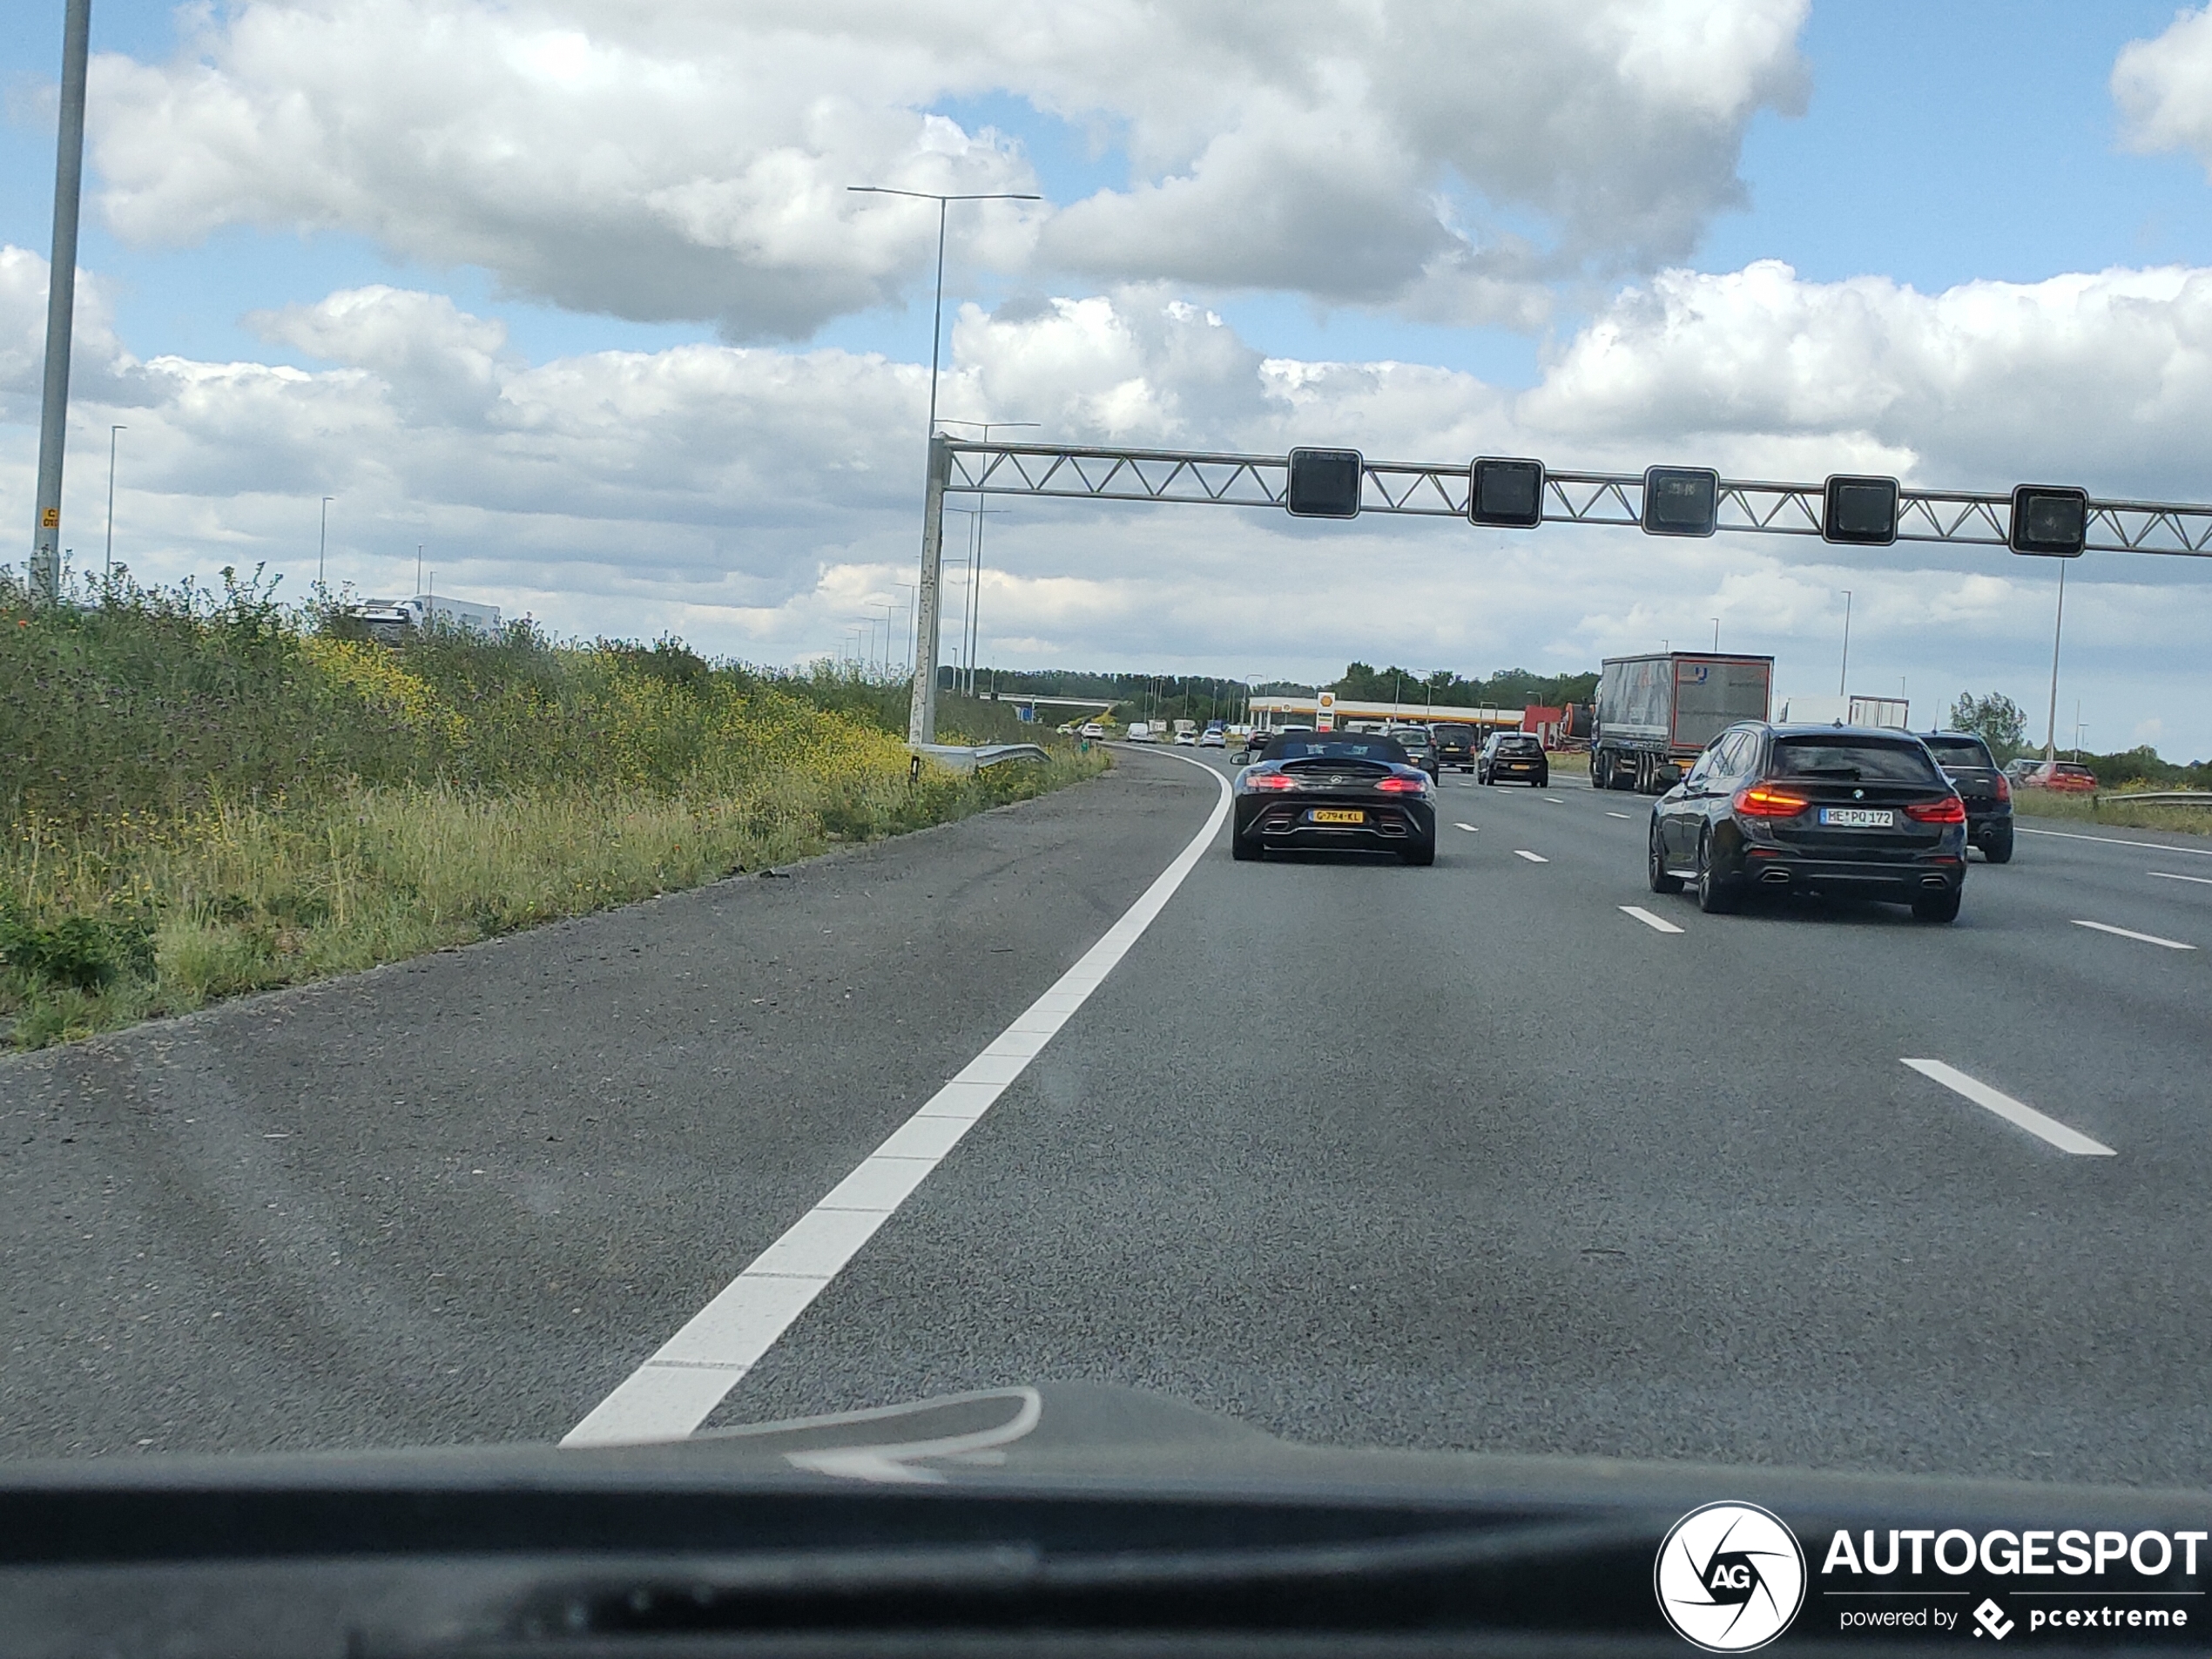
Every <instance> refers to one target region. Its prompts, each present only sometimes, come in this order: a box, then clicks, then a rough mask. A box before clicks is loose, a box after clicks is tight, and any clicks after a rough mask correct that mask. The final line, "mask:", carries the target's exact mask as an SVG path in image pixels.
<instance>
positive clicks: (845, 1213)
mask: <svg viewBox="0 0 2212 1659" xmlns="http://www.w3.org/2000/svg"><path fill="white" fill-rule="evenodd" d="M1173 758H1174V759H1177V760H1181V761H1184V762H1185V763H1186V764H1188V765H1194V766H1197V767H1198V768H1199V769H1200V770H1202V771H1204V772H1208V773H1210V774H1211V776H1212V778H1213V779H1214V781H1215V782H1216V783H1217V785H1219V786H1220V789H1221V794H1220V798H1219V799H1217V800H1216V801H1215V802H1214V807H1213V811H1212V812H1211V813H1208V814H1207V816H1206V821H1205V825H1204V827H1203V828H1202V829H1200V830H1199V832H1198V833H1197V834H1196V835H1194V836H1192V837H1191V838H1190V841H1189V843H1188V844H1187V845H1185V846H1184V849H1183V850H1182V852H1180V853H1177V854H1176V856H1175V859H1174V861H1173V862H1172V863H1170V865H1169V866H1168V867H1167V868H1166V869H1164V870H1163V871H1161V872H1160V873H1159V874H1158V875H1157V876H1156V877H1155V878H1154V879H1153V880H1152V883H1151V885H1150V887H1146V888H1145V889H1144V892H1143V894H1142V895H1141V896H1140V897H1139V898H1138V899H1137V900H1136V903H1135V904H1133V905H1131V906H1130V907H1129V908H1128V909H1127V910H1125V911H1123V913H1122V915H1121V917H1120V919H1119V920H1117V921H1116V922H1115V923H1114V925H1113V926H1112V927H1109V928H1108V929H1107V930H1106V932H1105V933H1104V934H1103V935H1102V936H1101V937H1100V938H1099V940H1098V941H1097V942H1096V943H1095V944H1093V945H1092V946H1091V948H1089V950H1087V951H1085V952H1084V953H1083V954H1082V957H1081V959H1080V960H1078V961H1076V965H1075V966H1074V967H1073V968H1069V970H1068V971H1067V972H1066V973H1064V974H1062V975H1061V976H1060V977H1059V978H1058V979H1057V980H1055V981H1054V982H1053V984H1052V988H1050V989H1049V990H1048V991H1046V992H1045V993H1044V994H1043V995H1042V996H1040V997H1038V998H1037V999H1036V1000H1035V1001H1033V1002H1031V1003H1030V1004H1029V1006H1028V1008H1025V1009H1024V1010H1023V1011H1022V1013H1021V1014H1020V1015H1018V1016H1016V1018H1015V1021H1014V1022H1013V1023H1012V1024H1010V1025H1009V1026H1008V1027H1007V1028H1006V1029H1005V1030H1004V1031H1002V1032H1001V1033H1000V1034H999V1035H997V1036H996V1037H995V1038H993V1039H992V1040H991V1042H989V1043H988V1044H987V1045H986V1046H985V1048H984V1049H983V1051H982V1052H981V1054H979V1055H976V1056H975V1058H974V1059H973V1060H971V1061H970V1062H968V1064H967V1065H966V1066H965V1067H963V1068H962V1069H961V1071H960V1073H959V1074H958V1075H957V1076H954V1078H953V1079H952V1080H951V1081H950V1082H948V1083H946V1084H945V1086H944V1087H943V1088H942V1089H939V1090H938V1091H937V1092H936V1093H935V1094H934V1095H933V1096H930V1097H929V1099H928V1100H927V1102H925V1103H923V1104H922V1106H921V1108H920V1109H918V1110H917V1111H915V1112H914V1114H913V1115H912V1116H909V1117H908V1118H907V1121H906V1122H905V1123H901V1124H900V1126H899V1127H898V1128H897V1129H895V1130H893V1131H892V1132H891V1134H890V1135H889V1136H887V1137H886V1139H885V1140H884V1142H883V1143H882V1144H881V1145H880V1146H878V1147H877V1148H876V1150H874V1151H873V1152H871V1153H870V1154H869V1155H868V1156H867V1157H865V1158H863V1159H862V1160H861V1161H860V1164H859V1166H858V1167H857V1168H855V1169H854V1170H853V1172H852V1173H851V1174H850V1175H848V1176H846V1177H845V1178H844V1179H843V1180H842V1181H840V1182H839V1183H838V1184H837V1185H836V1186H835V1187H833V1188H832V1189H831V1190H830V1191H829V1193H828V1195H827V1196H826V1197H824V1198H823V1199H822V1201H821V1202H820V1203H819V1204H816V1205H815V1206H814V1207H813V1209H812V1210H810V1211H807V1212H806V1214H805V1215H803V1216H801V1217H799V1219H798V1220H797V1221H796V1222H794V1223H793V1224H792V1225H791V1226H790V1227H789V1228H788V1229H787V1230H786V1231H785V1232H784V1234H783V1236H782V1237H781V1238H778V1239H777V1240H776V1242H775V1243H774V1244H771V1245H769V1246H768V1248H767V1249H765V1250H764V1251H761V1252H760V1254H759V1255H758V1256H756V1257H755V1258H753V1259H752V1263H751V1264H750V1265H748V1266H747V1267H746V1268H745V1271H743V1272H742V1273H740V1274H738V1277H737V1278H734V1279H732V1280H731V1281H730V1283H729V1284H728V1285H725V1286H724V1287H723V1288H722V1291H721V1292H720V1293H719V1294H718V1295H717V1296H716V1297H715V1298H714V1299H713V1300H712V1301H711V1302H709V1303H708V1304H707V1305H705V1307H703V1308H701V1309H700V1310H699V1311H698V1312H697V1313H695V1314H693V1315H692V1316H691V1318H690V1319H689V1320H688V1321H686V1322H685V1325H684V1326H683V1328H682V1329H681V1330H679V1331H678V1332H676V1334H675V1335H674V1336H672V1337H671V1338H669V1339H668V1340H667V1341H666V1342H664V1343H663V1344H662V1345H660V1347H659V1348H658V1349H657V1350H655V1351H654V1352H653V1354H652V1357H651V1358H650V1359H647V1360H646V1361H645V1362H644V1364H643V1365H641V1366H638V1367H637V1370H635V1371H633V1372H631V1373H630V1375H629V1376H628V1377H626V1378H624V1379H623V1380H622V1382H621V1383H620V1384H618V1385H617V1386H616V1388H615V1390H614V1392H613V1393H610V1394H609V1395H608V1396H607V1397H606V1398H605V1399H603V1400H601V1401H600V1402H599V1403H598V1404H597V1406H593V1407H592V1408H591V1411H590V1413H589V1414H588V1415H587V1416H586V1417H585V1418H584V1420H583V1421H582V1422H580V1423H578V1424H577V1426H575V1427H574V1428H572V1429H570V1431H569V1432H568V1433H566V1434H565V1435H563V1437H562V1439H561V1444H562V1445H563V1446H632V1445H639V1444H644V1443H647V1442H651V1441H655V1440H682V1439H683V1438H684V1437H685V1436H686V1435H688V1434H689V1433H691V1431H692V1430H693V1429H695V1428H697V1427H698V1426H699V1425H700V1424H701V1423H703V1422H705V1420H707V1418H708V1416H709V1415H711V1413H712V1412H713V1410H714V1408H715V1407H716V1406H718V1405H720V1404H721V1403H722V1399H723V1396H725V1394H727V1393H729V1392H730V1390H731V1389H732V1388H734V1387H735V1386H737V1385H738V1382H739V1381H741V1380H742V1379H744V1377H745V1372H748V1371H750V1370H752V1367H753V1366H755V1365H757V1364H759V1361H760V1358H761V1356H762V1355H763V1354H765V1353H766V1352H768V1350H769V1349H770V1348H772V1347H773V1346H774V1345H775V1344H776V1341H777V1339H779V1337H781V1336H782V1335H783V1333H784V1332H785V1331H786V1330H787V1329H789V1328H790V1326H791V1324H792V1321H793V1320H795V1319H796V1318H799V1315H800V1314H802V1313H804V1312H806V1309H807V1308H808V1306H810V1305H812V1304H813V1300H814V1298H816V1297H818V1296H819V1295H820V1294H821V1293H822V1292H823V1291H825V1290H826V1289H827V1288H828V1287H829V1284H830V1281H831V1280H832V1279H833V1278H836V1277H837V1275H838V1274H839V1273H840V1271H843V1270H844V1268H845V1266H846V1264H847V1263H848V1262H850V1261H851V1260H852V1259H853V1257H854V1256H856V1255H858V1254H859V1253H860V1248H861V1246H862V1245H864V1244H867V1241H868V1240H869V1238H872V1237H873V1236H874V1233H875V1231H876V1229H877V1228H879V1227H880V1226H881V1225H882V1224H884V1223H885V1222H887V1221H888V1220H889V1219H890V1218H891V1217H892V1216H893V1215H894V1213H895V1212H896V1211H898V1208H899V1206H900V1204H904V1203H905V1202H906V1201H907V1197H909V1196H910V1195H911V1194H912V1193H913V1192H914V1190H915V1189H916V1188H917V1187H919V1186H920V1185H921V1184H922V1181H923V1180H924V1179H925V1178H926V1177H927V1176H928V1174H929V1172H930V1171H931V1170H934V1169H935V1168H936V1167H937V1165H938V1164H939V1163H941V1161H942V1160H943V1159H944V1157H945V1156H946V1154H948V1152H950V1151H951V1150H953V1148H954V1146H956V1145H958V1144H959V1143H960V1140H961V1136H964V1135H966V1134H967V1133H968V1130H970V1129H971V1128H973V1127H974V1124H975V1123H977V1122H978V1121H979V1120H980V1119H981V1117H982V1116H983V1114H984V1113H985V1112H986V1111H988V1109H990V1107H991V1104H992V1103H994V1102H995V1101H996V1100H997V1099H998V1097H999V1095H1000V1094H1001V1091H1003V1090H1004V1089H1005V1088H1006V1086H1007V1085H1008V1083H1010V1082H1013V1081H1014V1080H1015V1078H1016V1077H1018V1076H1021V1074H1022V1069H1023V1068H1025V1067H1026V1066H1028V1063H1029V1062H1030V1060H1031V1059H1033V1058H1034V1057H1035V1055H1036V1053H1037V1051H1038V1050H1039V1049H1042V1048H1043V1047H1044V1045H1045V1043H1046V1042H1049V1041H1050V1040H1051V1038H1052V1036H1053V1035H1054V1034H1055V1033H1056V1032H1058V1031H1059V1029H1060V1028H1061V1027H1062V1025H1064V1024H1066V1023H1067V1022H1068V1019H1069V1016H1070V1015H1073V1014H1074V1013H1075V1012H1076V1009H1077V1008H1081V1007H1082V1005H1083V1003H1084V1001H1086V1000H1087V999H1088V998H1089V995H1090V994H1091V993H1092V992H1093V991H1095V990H1096V989H1097V988H1098V987H1099V985H1100V984H1101V983H1103V981H1104V980H1105V978H1106V976H1107V975H1108V974H1110V973H1112V972H1113V971H1114V968H1115V967H1116V965H1117V964H1118V963H1119V962H1120V961H1121V960H1122V958H1123V956H1124V955H1126V954H1128V952H1129V948H1130V946H1132V945H1134V944H1135V943H1136V941H1138V940H1139V939H1140V938H1142V937H1143V934H1144V931H1145V929H1146V928H1148V927H1150V926H1151V925H1152V922H1153V921H1154V919H1155V918H1157V916H1158V915H1159V914H1160V912H1161V911H1162V910H1163V909H1165V908H1166V907H1167V902H1168V900H1170V899H1171V898H1173V897H1174V896H1175V892H1176V889H1177V888H1178V887H1181V886H1182V885H1183V883H1184V878H1185V877H1187V876H1188V875H1189V874H1190V872H1191V871H1192V870H1193V869H1194V868H1196V867H1197V863H1198V860H1200V859H1201V858H1202V857H1204V855H1205V852H1206V848H1207V847H1208V846H1209V845H1211V842H1212V841H1213V839H1214V838H1215V836H1217V834H1219V833H1220V832H1221V826H1222V824H1223V823H1224V821H1225V820H1226V819H1227V818H1228V816H1229V810H1230V806H1231V799H1232V794H1231V788H1230V784H1229V779H1228V778H1227V777H1226V776H1224V774H1223V773H1221V772H1216V771H1215V770H1214V769H1213V768H1212V767H1211V766H1209V765H1206V763H1205V762H1204V761H1203V760H1200V759H1197V758H1196V757H1194V756H1190V755H1175V756H1174V757H1173Z"/></svg>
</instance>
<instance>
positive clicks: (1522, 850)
mask: <svg viewBox="0 0 2212 1659" xmlns="http://www.w3.org/2000/svg"><path fill="white" fill-rule="evenodd" d="M1513 855H1514V857H1515V858H1517V859H1527V860H1528V861H1529V863H1531V864H1549V863H1550V862H1551V860H1549V859H1548V858H1546V857H1545V856H1544V855H1543V854H1542V853H1531V852H1530V851H1529V850H1528V849H1527V847H1525V846H1516V847H1515V848H1514V850H1513Z"/></svg>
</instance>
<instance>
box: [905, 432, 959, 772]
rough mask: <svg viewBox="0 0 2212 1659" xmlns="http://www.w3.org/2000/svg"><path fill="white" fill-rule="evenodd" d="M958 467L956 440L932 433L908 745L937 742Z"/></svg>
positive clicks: (923, 504) (923, 495) (923, 506)
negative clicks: (940, 651)
mask: <svg viewBox="0 0 2212 1659" xmlns="http://www.w3.org/2000/svg"><path fill="white" fill-rule="evenodd" d="M952 469H953V451H952V443H951V441H950V440H949V439H948V438H946V437H944V436H942V435H940V434H938V433H936V432H934V431H933V432H932V433H931V434H930V435H929V471H928V475H927V480H926V482H925V483H924V484H923V487H922V492H921V593H920V595H919V596H918V600H919V603H920V604H921V625H920V627H919V628H918V629H917V630H916V632H917V634H918V635H919V636H920V637H919V638H918V639H917V641H916V642H915V643H916V650H915V651H914V694H913V697H912V698H911V700H910V701H909V702H908V703H907V742H908V743H934V742H935V741H936V740H937V624H938V609H939V604H938V583H940V581H941V580H942V578H943V574H944V562H945V481H946V479H947V478H948V477H949V476H950V475H951V473H952Z"/></svg>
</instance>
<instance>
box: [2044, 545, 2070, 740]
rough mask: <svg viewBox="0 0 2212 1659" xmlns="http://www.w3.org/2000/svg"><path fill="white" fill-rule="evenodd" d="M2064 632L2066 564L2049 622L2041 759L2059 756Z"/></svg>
mask: <svg viewBox="0 0 2212 1659" xmlns="http://www.w3.org/2000/svg"><path fill="white" fill-rule="evenodd" d="M2065 632H2066V566H2064V565H2063V564H2061V565H2060V566H2059V614H2058V619H2057V620H2056V621H2054V623H2052V624H2051V720H2050V724H2049V725H2047V726H2045V727H2044V728H2043V759H2045V760H2046V761H2052V760H2056V759H2058V758H2059V640H2060V637H2061V636H2062V635H2063V634H2064V633H2065Z"/></svg>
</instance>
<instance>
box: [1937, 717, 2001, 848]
mask: <svg viewBox="0 0 2212 1659" xmlns="http://www.w3.org/2000/svg"><path fill="white" fill-rule="evenodd" d="M1920 741H1921V742H1923V743H1925V744H1926V745H1928V752H1929V753H1930V754H1932V755H1933V756H1934V757H1935V762H1936V765H1939V766H1941V767H1942V768H1943V772H1944V776H1946V778H1948V779H1951V786H1952V788H1953V789H1955V790H1957V791H1958V792H1959V799H1960V800H1962V801H1964V802H1966V845H1967V846H1978V847H1979V848H1980V849H1981V855H1982V857H1984V858H1986V859H1987V860H1989V861H1990V862H1991V863H1992V864H2010V863H2011V862H2012V861H2013V786H2012V780H2011V779H2008V778H2006V776H2005V774H2004V773H2003V772H2000V771H1999V770H1998V767H1997V757H1996V756H1994V755H1993V754H1991V753H1990V752H1989V745H1987V744H1986V743H1984V742H1983V741H1982V740H1981V739H1980V738H1978V737H1976V736H1975V735H1974V734H1973V732H1929V733H1927V734H1926V735H1925V737H1923V738H1921V739H1920Z"/></svg>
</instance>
